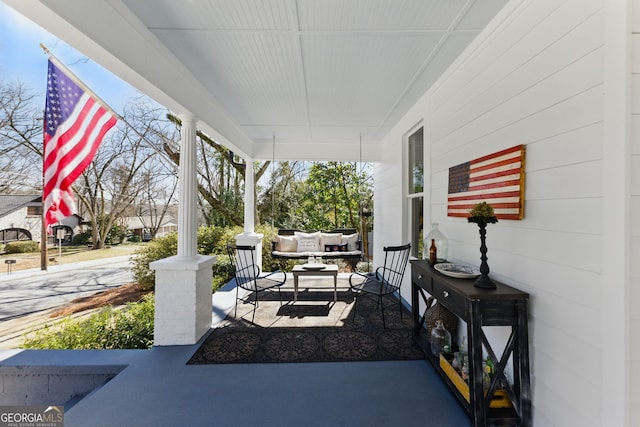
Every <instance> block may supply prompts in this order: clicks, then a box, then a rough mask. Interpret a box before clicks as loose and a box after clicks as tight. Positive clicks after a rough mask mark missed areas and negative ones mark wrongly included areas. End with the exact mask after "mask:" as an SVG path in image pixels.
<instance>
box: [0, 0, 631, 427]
mask: <svg viewBox="0 0 640 427" xmlns="http://www.w3.org/2000/svg"><path fill="white" fill-rule="evenodd" d="M5 2H6V3H7V4H9V5H11V6H12V7H13V8H15V9H16V10H18V11H20V12H21V13H22V14H24V15H25V16H27V17H29V18H30V19H32V20H33V21H35V22H37V23H38V24H39V25H41V26H43V27H44V28H46V29H48V30H50V31H51V32H52V33H54V34H56V35H57V36H58V37H60V38H62V39H64V40H65V41H67V42H68V43H70V44H72V45H74V46H75V47H76V48H78V49H79V50H81V51H82V52H83V53H84V54H85V55H87V56H89V57H91V58H92V59H95V60H96V61H98V62H99V63H101V64H102V65H103V66H105V67H106V68H107V69H109V70H110V71H112V72H113V73H114V74H116V75H119V76H120V77H122V78H123V79H125V80H126V81H127V82H129V83H130V84H132V85H133V86H135V87H136V88H138V89H139V90H141V91H143V92H144V93H146V94H147V95H149V96H151V97H153V98H154V99H155V100H156V101H158V102H160V103H161V104H163V105H165V106H166V107H167V108H170V109H171V110H173V111H174V112H176V113H177V114H179V115H180V117H181V118H182V122H183V126H182V129H181V133H182V146H181V164H180V167H181V175H180V180H181V181H180V186H181V187H180V188H181V189H180V212H179V215H178V221H179V226H180V233H179V237H178V239H179V241H178V251H179V253H181V255H182V258H181V260H182V261H181V262H182V264H181V265H182V266H185V269H186V270H188V272H189V273H192V272H194V271H195V272H196V273H197V272H198V271H204V270H206V269H210V264H209V265H208V264H207V262H208V261H205V260H204V259H203V258H198V257H197V256H196V254H195V250H194V247H195V232H196V227H195V211H196V209H197V206H196V200H195V197H192V196H193V194H195V190H196V188H195V167H196V163H195V158H196V157H195V148H194V147H195V133H196V125H197V128H198V129H201V130H203V131H205V132H206V133H208V134H209V135H211V136H212V137H213V138H214V139H216V141H218V142H220V143H221V144H224V145H225V146H227V147H229V148H230V149H232V150H233V151H234V152H235V153H238V154H240V155H242V156H243V157H244V158H245V160H247V172H248V173H247V181H246V183H245V185H246V186H247V188H252V186H253V185H254V183H253V182H252V179H253V174H252V173H251V171H252V160H255V159H260V160H264V159H272V158H273V159H275V160H347V161H357V160H365V161H369V162H375V170H374V191H375V195H374V197H375V202H374V227H373V228H374V229H375V233H376V237H375V244H374V254H373V255H374V259H382V258H383V256H382V248H383V246H388V245H395V244H401V243H405V242H407V241H413V242H414V243H418V242H416V241H415V239H416V238H417V237H416V236H419V235H420V233H419V230H420V229H424V228H429V226H430V224H431V223H433V222H438V223H439V224H440V230H441V231H442V232H443V233H444V234H445V235H446V236H447V237H448V238H449V258H450V259H451V260H453V261H456V262H461V263H465V264H472V265H478V263H479V252H478V246H479V241H478V232H477V228H474V227H473V224H468V223H467V221H466V220H465V219H464V218H456V217H450V216H448V213H447V203H448V200H447V194H448V188H447V183H448V171H449V168H451V167H454V166H456V165H460V164H462V163H464V162H467V161H470V160H473V159H477V158H480V157H482V156H485V155H488V154H492V153H495V152H498V151H500V150H502V149H505V148H509V147H513V146H515V145H520V144H522V145H524V146H525V147H526V166H525V172H526V178H525V196H524V197H525V213H524V217H523V219H522V220H504V221H500V222H499V223H498V224H492V225H491V227H490V229H489V231H488V237H487V239H488V247H489V252H488V257H489V264H490V265H491V275H492V276H493V277H494V278H496V279H498V280H499V281H501V282H504V283H506V284H509V285H512V286H514V287H516V288H518V289H520V290H523V291H526V292H528V293H529V294H530V296H531V298H530V302H529V329H530V330H529V348H530V354H531V386H532V405H533V422H534V425H536V426H593V427H596V426H625V427H626V426H637V425H640V292H639V290H640V267H639V266H640V262H638V261H639V260H640V1H638V0H460V1H453V0H451V1H441V0H389V1H374V0H371V1H369V0H366V1H365V0H343V1H339V2H338V1H330V0H314V1H307V0H273V1H271V2H259V1H256V2H214V1H192V2H174V1H171V0H120V1H117V2H111V1H99V0H96V1H92V2H76V1H72V0H57V1H51V0H40V1H36V0H31V1H25V0H5ZM107 22H108V25H106V24H105V23H107ZM454 47H458V48H459V49H457V50H456V49H452V48H454ZM443 52H445V53H446V54H445V55H443V54H442V53H443ZM417 135H422V138H421V143H420V147H421V148H422V150H421V151H420V153H421V154H420V156H421V160H422V165H423V167H424V173H423V180H422V181H423V182H422V184H423V185H421V186H420V191H414V190H415V187H414V186H413V185H410V184H411V183H412V179H413V177H412V176H411V171H412V170H413V169H412V168H411V166H412V164H411V163H410V160H411V161H415V160H416V159H415V158H412V156H411V154H415V152H410V151H409V148H410V145H411V141H414V140H415V139H416V138H414V136H417ZM418 160H420V159H418ZM190 183H191V184H190ZM247 193H249V194H250V193H251V192H247ZM420 208H422V209H420ZM245 209H246V210H245V228H246V237H247V238H251V237H252V232H253V205H252V200H251V198H247V199H246V203H245ZM419 218H423V220H422V221H421V220H420V219H419ZM181 251H182V252H181ZM416 255H419V254H416ZM176 264H177V263H176ZM187 264H188V265H187ZM157 266H158V267H159V268H162V269H164V270H166V271H171V270H172V269H173V268H174V267H177V265H174V266H172V265H170V262H167V263H165V264H158V265H157ZM187 267H189V268H187ZM192 275H193V276H195V274H192ZM409 276H410V275H407V278H406V283H405V285H404V286H403V291H402V294H403V297H404V299H405V300H407V301H409V300H410V295H409V293H410V292H409ZM156 277H158V276H156ZM175 277H181V278H184V277H185V275H176V276H175ZM192 282H193V281H192V280H190V279H189V280H186V279H185V280H181V281H179V283H176V280H173V281H170V282H169V281H168V282H167V283H166V284H163V287H165V288H166V289H168V292H176V294H175V296H181V297H182V296H185V295H187V294H188V295H189V298H190V299H189V302H188V303H186V304H182V305H180V310H182V312H183V313H184V312H187V311H188V312H189V314H193V315H194V316H192V317H195V318H196V319H197V322H195V324H196V326H197V327H195V328H192V329H191V330H190V331H189V332H190V333H189V334H186V333H184V332H183V328H182V327H181V324H180V317H179V316H178V314H183V313H174V314H175V316H173V317H172V316H171V314H172V313H171V311H172V310H173V311H178V309H176V308H175V307H176V305H175V304H174V302H175V300H176V298H175V296H174V297H171V296H170V295H168V296H167V297H166V298H165V297H163V298H164V300H166V304H164V302H163V300H160V302H163V305H162V308H161V309H160V311H161V312H165V314H167V316H166V317H164V318H163V325H164V326H165V329H164V330H163V331H162V334H161V335H160V336H159V337H160V340H159V341H157V343H158V342H159V343H160V345H175V344H181V343H187V342H192V343H193V342H195V341H197V340H198V339H199V338H200V336H202V334H203V333H204V332H205V331H206V316H207V315H208V316H209V319H210V318H211V307H210V305H209V307H206V306H205V304H200V302H202V301H199V300H198V298H197V295H198V292H196V291H194V287H193V285H192ZM209 286H210V283H209ZM158 289H159V288H158V286H157V287H156V290H158ZM198 289H199V288H198ZM193 295H195V297H192V296H193ZM200 295H205V293H204V292H202V293H201V294H200ZM207 297H208V296H207ZM202 299H206V298H200V300H202ZM156 301H157V303H156V309H158V307H160V305H159V304H158V301H159V298H158V295H157V294H156ZM180 301H181V302H182V301H185V299H182V300H180ZM185 307H187V308H185ZM207 309H208V311H207ZM183 317H184V316H183ZM203 319H204V320H205V321H204V322H202V320H203ZM491 338H493V337H490V339H491ZM497 338H498V339H499V337H497ZM181 340H182V341H181ZM265 369H266V368H265ZM134 404H135V402H129V401H126V400H125V399H124V398H123V399H122V401H120V402H119V407H118V408H116V409H117V410H119V411H123V410H126V407H127V405H134Z"/></svg>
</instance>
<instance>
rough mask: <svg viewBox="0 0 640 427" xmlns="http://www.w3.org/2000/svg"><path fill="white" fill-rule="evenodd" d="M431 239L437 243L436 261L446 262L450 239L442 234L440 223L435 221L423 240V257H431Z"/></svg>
mask: <svg viewBox="0 0 640 427" xmlns="http://www.w3.org/2000/svg"><path fill="white" fill-rule="evenodd" d="M431 240H433V241H434V242H435V244H436V257H437V259H436V261H437V262H446V261H447V252H448V250H449V240H448V239H447V237H446V236H445V235H444V234H442V232H441V231H440V229H439V228H438V223H437V222H434V223H433V224H432V226H431V231H430V232H429V234H427V235H426V236H425V238H424V240H423V246H422V258H424V259H426V260H428V259H429V248H430V247H431Z"/></svg>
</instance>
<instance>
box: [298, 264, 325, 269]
mask: <svg viewBox="0 0 640 427" xmlns="http://www.w3.org/2000/svg"><path fill="white" fill-rule="evenodd" d="M302 268H303V269H304V270H324V269H325V268H327V266H326V265H324V264H302Z"/></svg>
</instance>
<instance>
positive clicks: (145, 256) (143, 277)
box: [131, 233, 178, 289]
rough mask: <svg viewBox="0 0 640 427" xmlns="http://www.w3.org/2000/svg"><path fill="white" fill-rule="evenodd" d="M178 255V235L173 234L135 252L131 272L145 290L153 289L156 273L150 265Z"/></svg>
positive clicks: (153, 241)
mask: <svg viewBox="0 0 640 427" xmlns="http://www.w3.org/2000/svg"><path fill="white" fill-rule="evenodd" d="M177 253H178V234H177V233H171V234H168V235H166V236H163V237H159V238H157V239H155V240H152V241H151V242H149V244H148V245H146V246H145V247H144V248H140V249H138V250H137V251H135V253H134V256H133V259H132V261H131V262H132V264H133V265H132V267H131V271H132V273H133V277H134V279H135V280H136V282H138V285H140V286H141V287H143V288H144V289H153V287H154V286H155V281H156V274H155V271H153V270H152V269H150V268H149V263H151V262H153V261H157V260H159V259H163V258H168V257H170V256H173V255H176V254H177Z"/></svg>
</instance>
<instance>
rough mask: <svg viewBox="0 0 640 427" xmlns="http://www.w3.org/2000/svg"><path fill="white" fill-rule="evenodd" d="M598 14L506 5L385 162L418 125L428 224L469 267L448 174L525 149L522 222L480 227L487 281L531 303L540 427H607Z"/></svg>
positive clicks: (581, 6)
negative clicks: (421, 125) (523, 294)
mask: <svg viewBox="0 0 640 427" xmlns="http://www.w3.org/2000/svg"><path fill="white" fill-rule="evenodd" d="M602 7H603V6H602V2H601V1H600V0H567V1H558V0H535V1H528V0H523V1H521V2H517V1H516V2H512V3H510V4H508V5H507V7H506V8H505V10H503V11H502V13H501V15H500V17H501V19H502V20H501V22H499V23H498V22H497V21H496V24H495V25H493V26H491V25H490V26H489V28H488V29H487V32H485V36H483V39H482V40H478V41H477V43H473V44H472V46H471V49H470V50H469V52H468V53H467V54H466V55H463V57H461V58H460V59H459V60H458V61H457V62H456V63H454V65H453V66H452V67H451V69H449V70H448V72H447V73H445V75H444V76H443V77H442V78H441V79H440V80H439V81H438V82H437V83H436V85H435V86H434V87H433V88H432V89H431V90H430V92H428V93H427V94H426V95H425V97H424V98H423V99H421V102H420V103H419V104H418V105H416V106H415V107H414V108H413V109H412V111H411V112H410V113H409V114H408V115H407V116H406V117H405V118H404V119H403V121H402V122H401V124H400V125H398V126H397V127H396V128H395V129H394V130H393V131H392V132H391V133H390V134H389V135H388V137H387V140H386V145H385V150H386V152H383V155H382V158H383V159H384V158H385V156H388V155H391V153H392V151H393V149H394V147H395V149H396V150H397V149H398V147H399V145H397V144H400V143H401V141H402V138H403V136H404V135H405V133H406V132H408V131H409V130H410V129H411V126H413V125H414V124H415V123H417V122H418V121H419V120H421V119H424V120H425V138H426V139H427V138H428V139H429V141H430V154H431V158H430V159H427V162H428V164H426V165H425V177H426V178H425V180H426V184H425V185H426V186H427V187H428V188H427V189H426V190H425V195H426V197H427V204H428V208H427V212H425V221H426V223H427V224H428V223H430V222H433V221H436V222H439V223H440V228H441V230H442V231H443V233H445V234H446V235H447V237H448V238H449V255H450V258H452V259H454V260H458V261H462V262H466V263H470V264H473V265H478V264H479V250H478V248H479V238H478V230H477V227H474V225H473V224H469V223H467V221H466V220H464V219H461V218H450V217H447V216H446V203H447V201H446V199H447V181H448V169H449V168H450V167H452V166H455V165H457V164H460V163H463V162H465V161H468V160H471V159H474V158H477V157H480V156H483V155H486V154H490V153H492V152H495V151H498V150H501V149H504V148H507V147H511V146H514V145H517V144H525V145H526V149H527V157H526V183H525V217H524V219H523V220H522V221H508V220H503V221H500V222H499V223H498V224H495V225H491V226H489V227H488V231H487V246H488V248H489V251H488V254H487V255H488V258H489V266H490V268H491V274H492V275H493V276H494V277H496V278H498V279H500V280H502V281H505V282H507V283H510V284H512V285H514V286H515V287H517V288H520V289H522V290H525V291H527V292H529V293H530V295H531V301H530V321H531V334H530V336H531V339H530V351H531V362H532V365H531V373H532V392H533V408H534V422H535V425H545V426H566V425H580V426H599V425H603V423H602V420H601V418H602V407H601V405H602V403H601V402H602V398H601V394H600V391H601V387H602V379H601V376H600V373H601V372H604V371H606V369H604V367H603V366H602V359H601V357H602V356H601V351H602V349H601V345H602V333H603V330H602V324H601V319H602V308H601V301H600V295H601V293H602V292H603V289H602V287H603V284H602V277H601V274H602V271H601V270H602V265H601V263H602V261H601V258H602V256H601V252H600V247H601V244H602V227H601V222H602V181H601V176H602V152H603V123H602V120H603V70H604V68H603V40H604V37H603V10H602ZM387 168H388V170H389V171H391V170H392V167H391V165H389V166H387ZM383 169H384V166H383ZM387 177H388V178H391V174H388V175H387ZM393 182H394V184H391V187H392V188H389V189H388V191H387V192H385V193H384V194H383V195H382V197H383V199H385V198H386V199H387V202H386V203H388V204H389V206H386V207H383V209H387V210H389V212H392V210H391V204H392V202H391V201H392V200H396V202H397V203H402V202H403V201H402V198H401V197H399V196H398V197H397V198H395V199H394V196H393V195H392V191H399V190H401V188H402V187H401V177H396V178H395V180H394V181H393ZM638 187H640V185H639V186H638ZM636 194H640V191H639V192H637V193H636ZM636 205H638V203H636ZM636 216H638V215H636ZM385 227H386V225H385ZM638 229H640V227H636V230H638ZM396 230H397V228H396ZM376 231H378V230H376ZM637 347H640V346H637ZM575 355H580V356H579V357H574V356H575Z"/></svg>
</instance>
